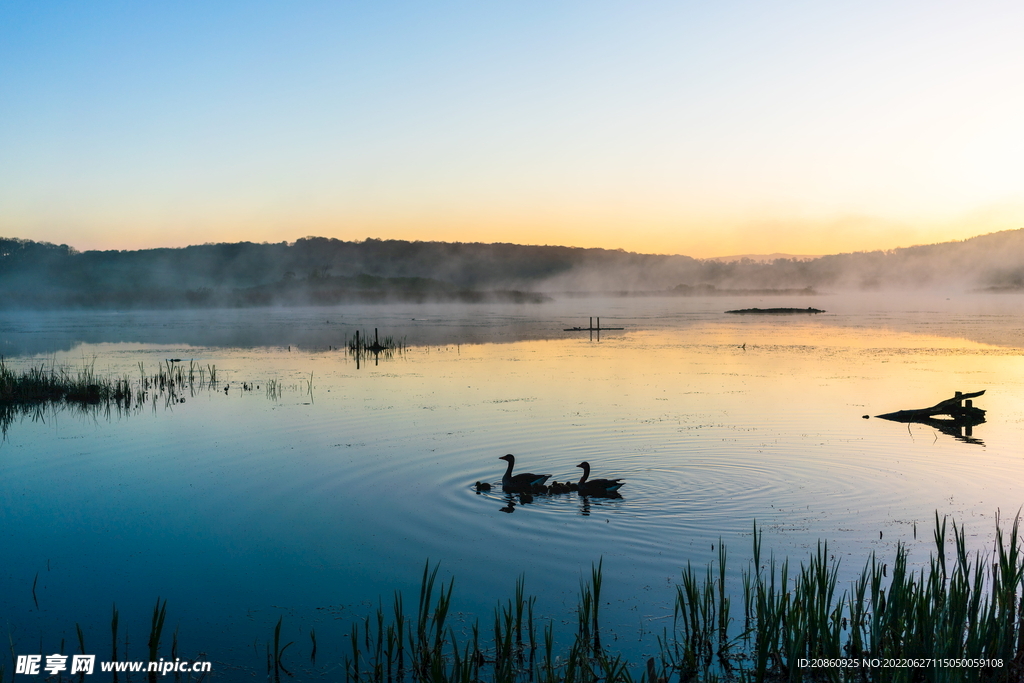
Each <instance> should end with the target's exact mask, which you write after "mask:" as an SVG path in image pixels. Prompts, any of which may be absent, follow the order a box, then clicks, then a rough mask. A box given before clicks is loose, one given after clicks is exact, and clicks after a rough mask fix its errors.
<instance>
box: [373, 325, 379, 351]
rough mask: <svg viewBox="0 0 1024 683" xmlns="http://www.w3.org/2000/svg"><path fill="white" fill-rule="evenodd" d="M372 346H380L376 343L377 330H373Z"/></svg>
mask: <svg viewBox="0 0 1024 683" xmlns="http://www.w3.org/2000/svg"><path fill="white" fill-rule="evenodd" d="M373 345H374V347H377V346H380V342H378V341H377V328H376V327H375V328H373Z"/></svg>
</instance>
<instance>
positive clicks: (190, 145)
mask: <svg viewBox="0 0 1024 683" xmlns="http://www.w3.org/2000/svg"><path fill="white" fill-rule="evenodd" d="M1022 29H1024V3H1020V2H987V1H985V0H981V1H980V2H974V3H966V2H955V3H954V2H942V1H941V0H934V1H929V2H917V1H900V0H888V1H886V2H875V1H874V0H859V1H857V2H844V1H839V2H825V3H823V2H809V1H808V2H803V1H796V0H774V1H772V2H767V1H763V2H762V1H750V2H735V1H733V0H722V1H720V2H713V3H709V2H686V1H682V0H677V1H675V2H660V1H652V2H639V3H626V2H604V1H602V0H587V1H585V2H558V1H553V0H542V1H533V0H517V1H516V2H444V1H436V2H386V1H385V2H373V3H369V2H344V1H333V2H320V1H317V0H309V1H308V2H302V3H285V2H259V1H255V0H247V1H245V2H236V1H233V0H221V1H218V2H215V3H210V2H191V1H188V0H183V1H180V2H174V3H139V2H107V1H105V0H95V1H91V2H85V1H80V2H49V1H47V0H32V1H21V0H16V1H12V0H0V236H4V237H18V238H24V239H33V240H42V241H48V242H54V243H58V244H60V243H66V244H69V245H71V246H74V247H76V248H78V249H80V250H85V249H138V248H149V247H178V246H185V245H188V244H200V243H206V242H235V241H242V240H248V241H255V242H263V241H269V242H281V241H289V242H290V241H294V240H295V239H297V238H299V237H303V236H307V235H318V236H327V237H335V238H338V239H344V240H362V239H365V238H367V237H374V238H382V239H407V240H441V241H462V242H478V241H479V242H513V243H520V244H561V245H570V246H578V247H604V248H610V249H619V248H621V249H625V250H627V251H637V252H652V253H674V254H687V255H690V256H695V257H702V258H707V257H714V256H725V255H732V254H759V253H761V254H763V253H776V252H781V253H789V254H814V255H816V254H827V253H837V252H845V251H862V250H870V249H890V248H895V247H900V246H910V245H913V244H924V243H931V242H941V241H948V240H955V239H965V238H968V237H972V236H974V235H979V234H984V233H989V232H994V231H997V230H1008V229H1017V228H1024V125H1022V123H1021V122H1024V88H1022V87H1021V83H1024V40H1021V38H1020V36H1021V31H1022Z"/></svg>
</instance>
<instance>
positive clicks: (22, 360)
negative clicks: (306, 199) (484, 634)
mask: <svg viewBox="0 0 1024 683" xmlns="http://www.w3.org/2000/svg"><path fill="white" fill-rule="evenodd" d="M782 299H783V298H779V300H776V299H774V298H768V297H732V298H727V297H711V298H671V297H636V298H562V299H559V300H556V301H554V302H551V303H547V304H537V305H526V306H516V305H505V306H500V305H480V306H468V307H451V306H441V305H437V306H432V305H419V306H397V305H396V306H380V307H368V306H366V307H364V306H349V307H334V308H302V309H272V310H265V309H250V310H230V311H154V312H125V313H113V312H92V313H90V312H72V313H53V312H47V313H38V314H26V313H2V314H0V353H2V354H3V356H4V358H5V362H6V363H7V364H8V366H9V367H13V368H16V369H22V368H27V367H32V366H36V367H38V366H39V365H46V366H47V367H49V366H51V365H57V366H62V365H66V366H68V367H70V368H72V369H74V368H82V367H85V366H91V367H93V368H94V370H95V371H96V372H97V373H98V374H100V375H109V376H124V375H127V376H129V377H131V378H138V377H140V376H141V375H142V374H144V373H145V374H152V373H153V372H156V371H157V369H158V368H159V367H160V366H162V365H163V366H164V367H166V360H167V359H172V358H178V359H182V364H183V365H186V366H187V365H188V363H189V362H190V361H194V362H195V363H196V364H197V367H200V366H201V367H203V368H204V372H205V371H207V370H208V368H211V367H215V368H216V373H217V380H218V382H217V386H216V387H209V386H205V387H191V388H189V389H188V390H187V391H186V392H185V393H184V394H182V397H183V398H184V401H183V402H175V403H170V402H167V401H163V400H159V401H156V402H152V405H149V403H147V404H146V406H145V407H144V408H143V409H141V410H135V411H129V412H127V413H118V412H117V411H113V412H107V411H103V410H81V409H71V408H65V409H61V408H50V409H46V410H42V411H39V412H38V413H34V414H29V415H25V416H23V417H21V418H18V419H16V420H14V421H13V422H12V423H11V424H10V425H8V427H7V431H6V434H5V436H4V439H3V442H2V444H0V519H2V527H0V528H2V534H3V547H4V550H5V552H4V558H5V561H4V563H3V566H2V568H0V610H2V614H3V616H4V620H5V621H4V623H5V624H6V625H7V628H8V631H9V633H10V637H11V640H12V641H13V643H14V649H15V651H16V652H17V653H18V654H23V653H33V652H39V651H40V648H42V650H44V651H45V653H46V654H49V653H51V652H56V651H58V648H60V647H61V640H62V639H63V641H64V651H65V652H72V651H77V650H78V645H77V642H78V641H77V635H76V628H75V627H76V624H80V625H81V628H82V630H83V633H84V640H85V645H86V651H87V652H91V651H94V652H97V653H98V654H101V655H103V654H109V651H110V614H111V606H112V604H114V603H116V604H117V607H118V609H119V610H120V615H121V630H122V632H127V633H128V634H129V635H130V639H131V641H130V647H131V653H133V654H134V656H137V657H138V658H142V657H143V653H144V651H145V640H146V636H147V634H148V631H149V619H150V616H151V612H152V607H153V604H154V602H155V601H156V599H157V597H158V596H159V597H160V598H161V600H163V599H166V600H167V604H168V608H167V612H168V617H167V619H168V621H167V624H168V626H167V629H166V632H165V640H164V643H165V644H164V650H166V649H167V648H168V647H169V645H168V643H169V642H170V636H169V633H170V631H173V630H174V629H178V631H179V636H178V638H179V651H180V652H184V653H188V654H189V656H194V654H195V653H198V652H203V653H206V654H207V656H208V657H209V658H210V659H211V660H212V661H213V662H214V671H215V672H216V673H218V676H219V677H221V679H224V680H233V678H232V677H234V676H237V677H238V678H249V677H251V675H252V674H257V675H262V672H263V671H264V669H263V668H262V667H264V666H265V662H266V655H265V648H266V643H267V641H268V639H270V638H272V636H273V630H274V626H275V624H276V623H277V622H278V619H279V618H281V617H283V625H282V633H283V635H282V637H283V638H284V639H285V640H289V641H290V640H294V641H296V644H295V646H293V648H292V650H291V651H289V656H290V657H291V661H292V663H293V666H294V667H295V670H296V673H297V675H298V678H299V679H303V678H304V677H305V678H320V677H327V678H328V679H332V678H334V677H336V676H337V673H338V668H337V667H338V666H339V664H338V659H339V657H340V656H341V655H340V654H339V653H340V652H342V651H343V650H344V649H345V648H347V647H348V643H347V638H346V634H348V633H349V629H350V627H351V623H352V622H353V621H357V620H362V619H363V618H364V617H366V616H368V615H371V614H373V613H374V611H375V610H376V609H377V606H378V604H383V606H384V607H385V608H386V609H390V605H391V601H392V595H393V593H394V591H395V590H401V591H403V593H404V594H405V599H406V603H407V606H408V605H414V603H415V599H416V595H417V591H418V589H419V583H420V578H421V576H422V572H423V568H424V564H425V563H426V562H427V561H428V560H429V562H430V563H431V564H433V563H435V562H439V563H440V570H439V577H443V578H444V580H445V581H448V580H449V579H450V578H452V577H454V579H455V590H454V607H453V608H454V610H456V611H457V612H458V614H457V615H456V621H455V623H456V624H459V625H460V626H459V627H460V628H463V629H464V628H466V625H467V624H469V623H470V622H471V621H472V620H473V619H475V618H478V617H479V618H480V620H481V622H482V624H485V625H486V624H488V623H489V621H490V620H493V610H494V608H495V605H496V604H497V603H498V602H499V601H502V602H504V601H506V600H507V599H509V598H510V597H512V595H513V592H514V588H515V583H516V580H517V578H518V577H519V576H521V575H525V584H526V592H527V593H528V594H531V595H535V596H537V605H536V608H535V609H536V613H537V615H538V617H543V618H544V619H548V618H550V619H554V620H555V623H556V630H557V629H558V628H561V627H562V626H565V627H566V631H567V632H570V631H571V630H572V624H573V622H574V620H575V616H574V612H573V610H574V609H575V606H576V604H577V603H576V600H577V595H578V592H579V585H580V579H581V577H585V576H589V574H590V570H591V566H592V564H593V563H597V562H598V561H602V562H603V572H604V587H603V593H602V596H603V601H607V604H606V605H603V606H602V621H603V627H604V629H605V630H606V632H607V633H608V634H609V636H608V641H607V644H608V645H610V646H611V647H612V648H615V649H616V650H618V651H621V652H622V653H624V654H625V655H626V656H627V657H629V658H630V659H631V660H634V661H639V659H640V657H641V656H643V655H644V654H645V653H647V652H649V651H651V650H652V649H653V648H654V645H655V642H654V637H655V636H656V635H659V634H660V633H661V632H662V629H663V628H665V627H668V626H670V624H671V615H672V601H673V598H674V595H675V587H676V585H677V583H678V582H679V576H680V571H681V569H683V568H684V567H685V566H686V565H687V563H691V564H692V565H693V566H695V567H698V568H703V567H704V566H705V565H706V564H707V563H709V562H711V561H712V560H715V559H716V558H717V556H718V546H719V544H720V543H721V544H725V546H726V547H727V548H728V552H729V576H730V577H731V580H733V579H734V580H735V583H736V584H738V576H739V572H740V570H741V569H743V568H745V567H746V566H747V563H748V561H749V558H750V556H751V552H750V549H751V542H752V529H753V527H754V524H755V522H756V524H757V526H758V527H759V528H760V529H761V530H762V531H763V547H764V552H765V553H766V554H767V553H773V554H774V555H775V556H776V557H780V558H784V557H788V558H790V560H791V562H793V563H799V562H800V561H801V560H806V558H807V557H808V556H809V554H810V552H812V551H813V549H814V548H815V547H816V545H817V542H818V541H819V540H823V541H824V540H827V541H828V543H829V552H830V554H834V555H835V556H836V557H837V558H838V559H840V561H841V565H840V566H841V579H842V581H841V583H843V585H842V587H844V588H845V587H846V583H845V582H847V581H848V580H849V579H850V578H851V577H852V576H853V575H854V574H856V573H857V572H858V571H859V570H860V569H861V568H862V567H863V565H864V562H865V561H866V560H867V559H868V558H869V557H870V554H871V553H872V552H874V553H876V554H878V556H879V557H891V556H893V555H894V554H895V548H896V546H897V544H899V543H903V544H906V545H908V546H909V547H910V549H911V559H912V561H913V562H920V563H923V562H925V561H926V560H927V557H928V553H929V552H930V551H931V549H932V547H933V542H932V529H933V526H934V519H935V514H936V512H937V513H938V514H939V515H940V516H949V517H950V518H951V519H953V520H956V521H957V522H958V523H961V522H962V523H963V524H965V525H966V528H967V534H968V542H969V544H970V545H971V548H972V549H975V550H987V549H988V548H990V547H991V542H992V539H993V537H994V530H995V519H996V515H997V514H1001V519H1002V521H1003V523H1004V525H1006V524H1009V523H1010V522H1012V520H1013V519H1014V518H1015V517H1016V516H1017V515H1018V513H1019V511H1020V508H1021V505H1022V504H1024V448H1022V447H1021V444H1022V443H1024V317H1022V316H1024V300H1022V299H1021V298H1019V297H1017V296H1013V295H1003V296H992V295H980V294H979V295H970V294H943V295H929V296H926V295H913V296H904V295H893V294H881V293H878V294H866V295H861V296H856V297H853V296H814V297H793V298H785V300H782ZM771 306H798V307H800V308H805V307H808V306H814V307H816V308H820V309H824V310H825V311H826V312H825V313H822V314H818V315H807V314H803V315H792V316H735V315H729V314H726V313H725V311H726V310H729V309H736V308H749V307H762V308H766V307H771ZM597 315H600V316H601V325H602V326H605V327H623V328H624V329H623V330H622V331H608V330H606V331H603V332H601V333H600V334H593V333H590V332H585V331H584V332H566V331H563V329H564V328H568V327H573V326H583V327H586V326H587V325H588V320H589V318H590V317H591V316H597ZM374 328H377V329H378V330H379V334H380V335H381V336H384V335H391V336H394V337H397V338H404V340H405V343H406V344H407V347H406V348H405V350H404V351H402V352H399V353H396V354H394V355H393V356H392V357H390V358H384V357H381V358H378V359H374V358H373V356H370V357H368V358H361V359H359V360H358V362H357V359H355V358H354V357H353V356H352V355H351V354H350V353H348V352H347V350H346V349H345V348H344V346H345V342H346V339H348V338H350V337H351V336H352V335H353V334H354V333H355V331H356V330H357V329H358V330H360V331H361V333H369V334H371V335H372V334H373V330H374ZM268 386H269V387H272V391H268ZM980 390H985V392H986V393H985V395H984V396H982V397H980V398H978V399H975V405H977V406H978V407H981V408H984V409H986V410H987V411H988V413H987V415H986V418H987V421H986V422H985V423H984V424H981V425H978V426H976V427H974V429H973V432H972V434H971V435H970V436H967V435H965V434H963V433H961V432H960V431H959V430H957V431H956V434H955V435H954V434H947V433H943V432H940V431H939V430H937V429H936V428H934V427H932V426H928V425H922V424H909V425H908V424H902V423H896V422H889V421H885V420H880V419H876V418H875V417H874V416H876V415H879V414H882V413H888V412H892V411H895V410H899V409H904V408H922V407H926V406H930V405H932V404H934V403H937V402H938V401H939V400H942V399H946V398H949V397H951V396H952V395H953V393H954V391H963V392H973V391H980ZM864 416H871V417H870V419H864ZM506 453H513V454H515V455H516V458H517V461H516V466H517V470H519V471H533V472H539V473H549V474H552V475H553V478H554V479H557V480H559V481H565V480H575V479H578V477H579V474H580V470H579V469H577V468H576V465H577V464H578V463H579V462H580V461H582V460H587V461H589V462H590V463H591V465H592V466H593V475H592V476H594V477H620V478H623V479H625V481H626V485H625V486H624V487H623V488H622V490H621V494H622V497H621V498H618V499H601V498H587V497H580V496H578V495H576V494H562V495H537V496H534V497H533V499H532V501H530V500H527V499H521V498H520V497H519V496H516V495H510V494H504V493H502V492H501V490H500V485H497V484H499V482H500V479H501V475H502V473H503V472H504V467H505V463H504V462H502V461H500V460H499V459H498V457H499V456H501V455H504V454H506ZM477 481H482V482H491V483H494V484H496V486H495V487H494V488H493V489H492V490H491V491H489V492H480V493H478V492H477V491H476V489H475V486H474V483H475V482H477ZM734 588H738V585H734ZM311 628H315V629H316V635H317V641H318V647H319V650H318V656H317V662H316V664H315V665H313V664H311V663H309V650H310V638H309V635H308V634H309V630H310V629H311ZM164 650H162V652H163V651H164ZM130 658H131V657H130Z"/></svg>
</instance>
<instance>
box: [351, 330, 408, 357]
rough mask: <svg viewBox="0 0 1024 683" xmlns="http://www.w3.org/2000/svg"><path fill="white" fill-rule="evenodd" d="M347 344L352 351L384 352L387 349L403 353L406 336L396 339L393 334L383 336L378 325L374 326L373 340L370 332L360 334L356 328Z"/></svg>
mask: <svg viewBox="0 0 1024 683" xmlns="http://www.w3.org/2000/svg"><path fill="white" fill-rule="evenodd" d="M345 346H346V347H348V350H349V352H351V353H357V352H358V353H382V352H385V351H390V352H392V353H394V352H399V353H401V352H403V351H405V348H406V344H405V338H402V339H396V338H395V337H392V336H391V335H388V336H386V337H383V338H381V337H380V336H379V335H378V332H377V328H376V327H375V328H373V341H372V342H371V341H370V337H369V335H368V334H366V333H365V332H363V333H362V334H360V333H359V330H356V333H355V335H354V336H353V337H352V338H350V339H346V340H345Z"/></svg>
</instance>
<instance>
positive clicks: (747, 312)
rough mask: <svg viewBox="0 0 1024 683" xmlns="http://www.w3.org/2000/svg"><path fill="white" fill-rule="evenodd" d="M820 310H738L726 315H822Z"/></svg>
mask: <svg viewBox="0 0 1024 683" xmlns="http://www.w3.org/2000/svg"><path fill="white" fill-rule="evenodd" d="M824 312H825V311H823V310H821V309H820V308H740V309H737V310H735V311H726V313H735V314H736V315H795V314H798V313H824Z"/></svg>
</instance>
